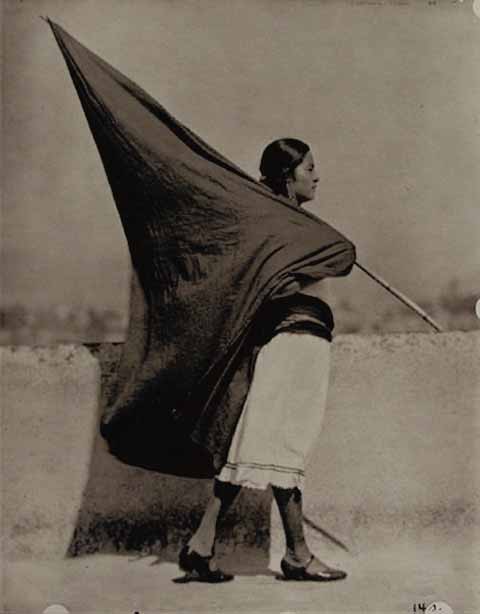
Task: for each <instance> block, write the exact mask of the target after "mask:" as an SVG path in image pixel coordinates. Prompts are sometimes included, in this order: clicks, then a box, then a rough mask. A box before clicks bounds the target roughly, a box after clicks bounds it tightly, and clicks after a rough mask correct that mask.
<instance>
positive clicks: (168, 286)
mask: <svg viewBox="0 0 480 614" xmlns="http://www.w3.org/2000/svg"><path fill="white" fill-rule="evenodd" d="M49 24H50V26H51V28H52V30H53V33H54V36H55V39H56V41H57V43H58V45H59V47H60V50H61V52H62V54H63V57H64V59H65V61H66V64H67V67H68V70H69V72H70V75H71V77H72V80H73V83H74V85H75V88H76V91H77V94H78V96H79V98H80V102H81V104H82V107H83V110H84V112H85V116H86V118H87V121H88V124H89V127H90V130H91V132H92V135H93V138H94V140H95V143H96V145H97V148H98V151H99V154H100V157H101V160H102V163H103V166H104V169H105V172H106V175H107V178H108V182H109V185H110V188H111V191H112V195H113V198H114V200H115V203H116V206H117V209H118V213H119V215H120V219H121V222H122V225H123V229H124V232H125V236H126V239H127V243H128V247H129V251H130V255H131V260H132V264H133V280H132V291H131V305H130V321H129V329H128V334H127V339H126V342H125V345H124V348H123V353H122V357H121V360H120V365H119V368H118V376H117V381H116V385H115V386H114V391H113V393H112V394H111V398H110V399H109V403H108V405H107V407H106V408H105V409H104V412H103V416H102V421H101V432H102V435H103V436H104V437H105V439H106V440H107V441H108V443H109V446H110V450H111V452H112V453H113V454H115V455H116V456H117V457H118V458H119V459H121V460H123V461H124V462H127V463H129V464H132V465H138V466H141V467H146V468H148V469H152V470H156V471H161V472H165V473H172V474H177V475H184V476H192V477H210V476H213V475H214V474H215V473H217V472H218V471H219V469H220V468H221V466H222V464H223V463H224V462H225V459H226V454H227V452H228V446H229V443H230V441H231V438H232V436H233V432H234V429H235V425H236V423H237V421H238V418H239V416H240V413H241V409H242V404H243V401H244V399H245V396H246V393H247V391H248V382H249V372H250V370H251V364H252V356H254V348H255V347H256V345H258V339H257V337H256V336H257V335H258V331H259V327H260V328H262V327H265V326H266V327H267V328H268V327H269V326H271V325H272V323H273V321H274V320H275V318H276V315H275V314H277V313H278V310H276V306H277V305H280V304H282V301H283V300H284V299H285V298H287V299H288V297H289V296H290V295H291V294H292V293H293V291H294V290H292V288H294V286H295V282H297V283H298V284H303V283H305V281H306V280H310V281H313V280H317V279H322V278H325V277H335V276H340V275H346V274H347V273H348V272H349V271H350V269H351V267H352V265H353V262H354V259H355V250H354V247H353V245H352V244H351V243H350V241H348V240H347V239H346V238H345V237H344V236H343V235H342V234H340V233H339V232H338V231H337V230H335V229H334V228H332V227H331V226H329V225H328V224H326V223H325V222H323V221H321V220H319V219H318V218H316V217H314V216H313V215H311V214H309V213H308V212H306V211H304V210H302V209H300V208H298V207H296V206H294V205H293V204H292V203H290V202H289V201H288V200H287V199H284V198H282V197H279V196H275V195H274V194H272V193H271V192H270V190H269V189H268V188H266V187H265V186H263V185H262V184H260V183H259V182H257V181H255V180H254V179H252V178H251V177H250V176H249V175H248V174H246V173H245V172H243V171H242V170H241V169H239V168H238V167H237V166H236V165H235V164H233V163H232V162H230V161H229V160H227V159H226V158H225V157H224V156H222V155H221V154H219V153H218V152H216V151H215V150H214V149H213V148H211V147H210V146H209V145H207V144H206V143H205V142H204V141H202V140H201V139H200V138H199V137H198V136H196V135H195V134H194V133H193V132H192V131H191V130H189V129H188V128H186V127H185V126H183V125H182V124H181V123H180V122H178V121H177V120H175V118H174V117H172V115H170V114H169V113H168V112H167V111H166V110H165V109H164V108H163V107H162V106H161V105H160V104H159V103H158V102H156V101H155V100H154V99H153V98H152V97H151V96H149V95H148V94H147V93H146V92H145V91H144V90H142V89H141V88H140V87H139V86H137V85H136V84H135V83H133V82H132V81H131V80H129V79H128V78H127V77H125V76H124V75H122V74H121V73H120V72H119V71H117V70H116V69H115V68H113V67H112V66H110V65H109V64H107V63H106V62H105V61H103V60H102V59H101V58H99V57H98V56H97V55H95V54H94V53H92V52H91V51H89V50H88V49H87V48H86V47H84V46H83V45H81V44H80V43H79V42H78V41H76V40H75V39H74V38H73V37H72V36H70V35H69V34H68V33H67V32H65V30H63V29H62V28H61V27H60V26H58V25H57V24H55V23H53V22H51V21H50V20H49Z"/></svg>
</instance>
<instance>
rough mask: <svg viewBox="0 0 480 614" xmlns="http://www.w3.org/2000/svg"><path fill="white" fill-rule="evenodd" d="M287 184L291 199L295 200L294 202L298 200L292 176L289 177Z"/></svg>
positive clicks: (288, 194)
mask: <svg viewBox="0 0 480 614" xmlns="http://www.w3.org/2000/svg"><path fill="white" fill-rule="evenodd" d="M285 186H286V188H287V196H288V198H289V199H290V200H293V201H294V202H297V198H296V196H295V191H294V189H293V182H292V178H291V177H287V180H286V182H285Z"/></svg>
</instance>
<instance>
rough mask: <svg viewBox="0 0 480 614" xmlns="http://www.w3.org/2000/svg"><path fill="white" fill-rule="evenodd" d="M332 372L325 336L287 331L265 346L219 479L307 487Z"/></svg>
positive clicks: (253, 484)
mask: <svg viewBox="0 0 480 614" xmlns="http://www.w3.org/2000/svg"><path fill="white" fill-rule="evenodd" d="M329 371H330V343H329V341H327V340H326V339H323V338H322V337H316V336H314V335H310V334H305V333H300V334H299V333H289V332H284V333H280V334H278V335H275V336H274V337H273V338H272V340H271V341H269V343H267V344H266V345H264V346H263V347H262V348H261V350H260V351H259V353H258V356H257V360H256V363H255V370H254V374H253V378H252V382H251V385H250V389H249V392H248V395H247V398H246V401H245V405H244V407H243V410H242V414H241V416H240V420H239V422H238V424H237V427H236V429H235V434H234V437H233V440H232V444H231V446H230V450H229V453H228V458H227V462H226V464H225V465H224V467H223V468H222V470H221V472H220V473H219V474H218V475H217V476H216V477H217V479H219V480H222V481H224V482H231V483H233V484H239V485H241V486H247V487H250V488H259V489H262V490H263V489H265V488H267V486H268V485H269V484H271V485H273V486H280V487H282V488H295V487H298V488H300V489H301V490H302V489H303V485H304V479H305V466H306V463H307V459H308V455H309V452H310V451H311V449H312V447H313V445H314V444H315V441H316V439H317V437H318V435H319V433H320V429H321V426H322V421H323V416H324V413H325V406H326V398H327V389H328V377H329Z"/></svg>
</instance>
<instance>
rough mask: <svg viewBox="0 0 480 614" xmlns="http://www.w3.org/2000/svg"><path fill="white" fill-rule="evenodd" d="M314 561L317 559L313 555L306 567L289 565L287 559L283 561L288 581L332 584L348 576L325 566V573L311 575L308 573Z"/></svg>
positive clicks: (283, 569) (284, 573)
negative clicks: (331, 582)
mask: <svg viewBox="0 0 480 614" xmlns="http://www.w3.org/2000/svg"><path fill="white" fill-rule="evenodd" d="M314 560H315V557H314V556H313V554H312V556H311V557H310V560H309V561H308V562H307V564H306V565H299V566H297V565H292V564H291V563H288V562H287V561H286V560H285V559H282V561H281V563H280V566H281V568H282V571H283V575H284V576H285V578H286V579H287V580H300V581H303V582H308V581H313V582H330V581H332V580H343V579H344V578H346V577H347V574H346V573H345V572H344V571H342V570H341V569H333V568H331V567H327V566H325V571H315V572H313V573H310V572H309V571H308V567H309V565H310V564H311V563H312V561H314Z"/></svg>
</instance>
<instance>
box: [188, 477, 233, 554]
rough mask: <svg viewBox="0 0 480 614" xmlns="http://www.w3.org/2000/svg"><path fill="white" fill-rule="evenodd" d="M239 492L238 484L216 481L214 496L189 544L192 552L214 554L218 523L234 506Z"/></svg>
mask: <svg viewBox="0 0 480 614" xmlns="http://www.w3.org/2000/svg"><path fill="white" fill-rule="evenodd" d="M239 491H240V486H238V485H237V484H231V483H230V482H221V481H220V480H215V482H214V487H213V495H212V497H211V499H210V501H209V502H208V503H207V507H206V509H205V512H204V514H203V517H202V520H201V522H200V525H199V527H198V529H197V530H196V531H195V533H194V534H193V535H192V537H191V539H190V541H189V542H188V547H189V549H190V550H194V551H195V552H197V553H198V554H200V556H210V555H211V554H212V552H213V546H214V543H215V536H216V533H217V525H218V522H219V520H221V519H222V518H223V516H224V515H225V513H226V512H227V510H228V509H229V507H230V506H231V505H232V503H233V502H234V500H235V498H236V496H237V495H238V493H239Z"/></svg>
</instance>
